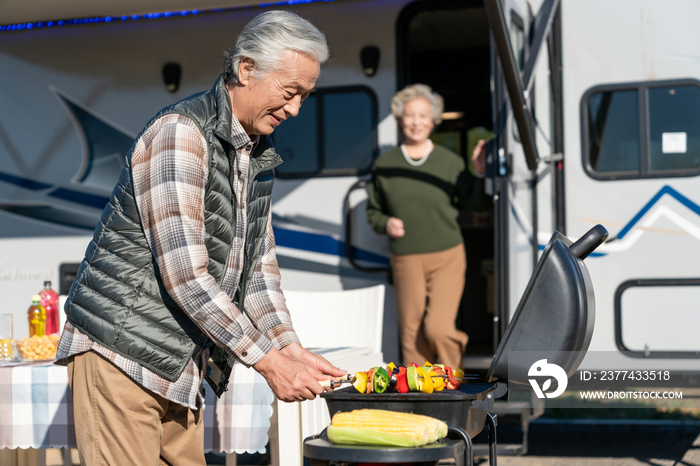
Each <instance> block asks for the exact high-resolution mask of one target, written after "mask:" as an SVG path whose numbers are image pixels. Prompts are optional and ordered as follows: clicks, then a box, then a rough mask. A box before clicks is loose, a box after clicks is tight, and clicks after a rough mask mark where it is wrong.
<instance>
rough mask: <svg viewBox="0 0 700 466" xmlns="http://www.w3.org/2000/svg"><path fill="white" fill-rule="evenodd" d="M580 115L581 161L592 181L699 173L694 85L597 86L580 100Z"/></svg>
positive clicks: (698, 102)
mask: <svg viewBox="0 0 700 466" xmlns="http://www.w3.org/2000/svg"><path fill="white" fill-rule="evenodd" d="M640 109H642V110H641V111H640ZM581 110H582V113H583V114H582V120H581V121H582V125H583V134H584V135H585V137H583V138H582V140H583V145H584V147H583V159H584V160H583V162H584V167H585V169H586V171H587V172H588V174H589V175H590V176H591V177H593V178H596V179H600V180H614V179H636V178H658V177H671V176H694V175H698V174H700V83H699V82H697V81H695V80H683V81H673V82H671V81H666V82H643V83H630V84H622V85H611V86H599V87H597V88H595V89H591V90H589V91H588V92H587V93H586V94H585V95H584V97H583V101H582V105H581Z"/></svg>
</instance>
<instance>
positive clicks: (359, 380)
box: [352, 372, 367, 393]
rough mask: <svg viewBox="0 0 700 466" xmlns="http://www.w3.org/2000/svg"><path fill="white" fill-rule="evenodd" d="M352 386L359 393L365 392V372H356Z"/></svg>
mask: <svg viewBox="0 0 700 466" xmlns="http://www.w3.org/2000/svg"><path fill="white" fill-rule="evenodd" d="M352 386H353V387H355V390H357V391H358V392H360V393H365V392H367V373H366V372H356V373H355V381H354V382H353V383H352Z"/></svg>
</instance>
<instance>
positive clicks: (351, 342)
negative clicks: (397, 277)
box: [284, 285, 385, 353]
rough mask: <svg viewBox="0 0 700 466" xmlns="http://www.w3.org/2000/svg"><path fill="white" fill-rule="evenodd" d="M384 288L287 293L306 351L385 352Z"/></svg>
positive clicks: (298, 332)
mask: <svg viewBox="0 0 700 466" xmlns="http://www.w3.org/2000/svg"><path fill="white" fill-rule="evenodd" d="M384 293H385V286H384V285H376V286H371V287H367V288H359V289H355V290H343V291H285V292H284V296H285V298H286V299H287V307H288V308H289V312H290V314H291V316H292V323H293V324H294V329H295V330H296V332H297V334H298V335H299V338H300V339H301V344H302V345H304V347H306V348H341V347H363V348H371V349H372V350H373V352H375V353H380V352H381V351H382V326H383V321H384Z"/></svg>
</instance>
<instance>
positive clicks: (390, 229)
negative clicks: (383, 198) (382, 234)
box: [386, 217, 406, 238]
mask: <svg viewBox="0 0 700 466" xmlns="http://www.w3.org/2000/svg"><path fill="white" fill-rule="evenodd" d="M386 234H387V235H389V236H390V237H391V238H401V237H402V236H403V235H405V234H406V231H405V230H404V229H403V220H401V219H400V218H396V217H390V218H389V220H387V222H386Z"/></svg>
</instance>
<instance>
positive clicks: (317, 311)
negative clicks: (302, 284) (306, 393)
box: [270, 285, 385, 466]
mask: <svg viewBox="0 0 700 466" xmlns="http://www.w3.org/2000/svg"><path fill="white" fill-rule="evenodd" d="M384 292H385V286H384V285H377V286H372V287H367V288H360V289H355V290H344V291H288V290H285V291H284V296H285V297H286V299H287V307H288V308H289V313H290V314H291V316H292V323H293V324H294V329H295V330H296V332H297V334H298V335H299V338H300V339H301V344H302V345H304V347H305V348H307V349H310V350H311V351H314V348H317V349H329V348H349V349H348V351H340V352H337V351H336V352H335V353H332V354H333V355H334V356H336V357H338V358H341V360H339V361H334V360H333V359H332V358H330V355H329V358H330V360H331V362H334V363H335V364H337V365H338V366H339V367H340V368H341V369H345V370H347V371H349V372H350V373H353V372H356V371H365V370H368V369H370V368H371V367H374V366H380V365H381V366H383V365H384V364H385V363H384V361H383V356H382V327H383V322H384ZM353 348H358V349H356V350H355V349H353ZM364 350H366V351H364ZM319 352H321V351H319ZM321 353H322V354H324V353H323V352H321ZM339 353H343V354H342V356H341V354H339ZM271 421H272V425H271V428H270V447H271V453H272V465H273V466H301V465H302V464H303V455H302V451H301V445H302V441H303V440H304V439H305V438H306V437H308V436H310V435H314V434H318V433H320V432H321V431H322V430H323V429H324V428H325V427H326V426H327V425H328V424H329V423H330V416H329V413H328V407H327V406H326V402H325V401H324V400H323V399H321V398H316V399H315V400H308V401H304V402H303V403H282V402H280V401H277V403H275V414H274V416H273V419H272V420H271ZM282 432H284V435H281V433H282Z"/></svg>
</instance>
